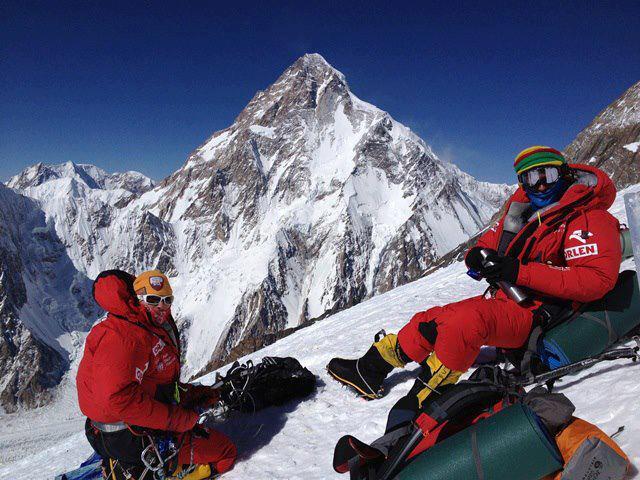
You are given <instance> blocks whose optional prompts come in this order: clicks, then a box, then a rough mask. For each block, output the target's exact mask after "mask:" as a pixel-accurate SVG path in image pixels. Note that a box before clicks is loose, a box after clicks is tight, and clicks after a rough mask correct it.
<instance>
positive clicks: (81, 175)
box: [7, 161, 155, 195]
mask: <svg viewBox="0 0 640 480" xmlns="http://www.w3.org/2000/svg"><path fill="white" fill-rule="evenodd" d="M58 179H71V180H74V181H76V182H78V183H80V184H82V185H84V186H86V187H88V188H90V189H101V190H116V189H122V190H125V191H127V192H130V193H133V194H134V195H140V194H142V193H144V192H146V191H147V190H149V189H151V188H153V187H154V186H155V182H154V181H153V180H151V179H150V178H148V177H146V176H145V175H143V174H142V173H139V172H134V171H129V172H124V173H114V174H109V173H107V172H105V171H104V170H102V169H101V168H98V167H96V166H94V165H89V164H82V163H74V162H70V161H69V162H65V163H60V164H54V165H48V164H44V163H42V162H40V163H37V164H35V165H32V166H31V167H28V168H26V169H25V170H23V171H22V172H20V173H19V174H17V175H15V176H13V177H12V178H10V179H9V181H8V182H7V186H9V187H10V188H13V189H16V190H26V189H28V188H33V187H39V186H41V185H43V184H45V183H47V182H51V181H53V180H58Z"/></svg>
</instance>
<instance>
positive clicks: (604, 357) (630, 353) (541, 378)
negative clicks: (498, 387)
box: [512, 337, 640, 387]
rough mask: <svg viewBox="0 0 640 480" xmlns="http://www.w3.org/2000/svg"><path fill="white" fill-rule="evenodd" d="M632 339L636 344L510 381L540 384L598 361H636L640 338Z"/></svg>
mask: <svg viewBox="0 0 640 480" xmlns="http://www.w3.org/2000/svg"><path fill="white" fill-rule="evenodd" d="M634 340H635V342H636V344H637V346H635V347H627V348H618V349H614V350H607V351H606V352H603V353H601V354H600V355H596V356H593V357H589V358H585V359H584V360H580V361H579V362H574V363H571V364H569V365H565V366H564V367H560V368H557V369H555V370H552V371H550V372H545V373H541V374H539V375H530V376H526V377H520V378H518V377H516V378H515V379H514V380H513V382H512V383H513V385H515V386H522V387H527V386H529V385H540V384H543V383H546V382H550V381H553V380H557V379H559V378H561V377H564V376H565V375H569V374H572V373H577V372H579V371H582V370H585V369H587V368H590V367H592V366H594V365H596V364H598V363H600V362H605V361H611V360H619V359H622V358H630V359H631V360H633V361H634V362H636V361H637V360H638V359H639V358H640V355H639V354H638V352H639V351H640V338H639V337H634Z"/></svg>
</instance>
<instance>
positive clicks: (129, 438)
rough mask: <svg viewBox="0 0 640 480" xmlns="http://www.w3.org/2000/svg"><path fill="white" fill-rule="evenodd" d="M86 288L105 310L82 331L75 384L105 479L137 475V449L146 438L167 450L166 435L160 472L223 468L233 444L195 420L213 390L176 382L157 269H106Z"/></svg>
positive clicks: (164, 292)
mask: <svg viewBox="0 0 640 480" xmlns="http://www.w3.org/2000/svg"><path fill="white" fill-rule="evenodd" d="M93 291H94V297H95V300H96V301H97V302H98V304H99V305H100V306H101V307H102V308H103V309H104V310H106V311H107V312H108V315H107V316H106V318H105V319H104V320H102V321H101V322H99V323H97V324H96V325H94V327H93V328H92V329H91V332H90V333H89V335H88V337H87V341H86V344H85V349H84V356H83V358H82V361H81V362H80V366H79V369H78V375H77V389H78V400H79V403H80V409H81V410H82V412H83V413H84V414H85V415H86V416H87V417H88V418H87V421H86V427H85V430H86V434H87V438H88V440H89V443H91V446H92V447H93V448H94V450H95V451H96V452H97V453H98V454H100V455H101V456H102V458H103V467H104V468H105V470H106V474H107V478H114V479H121V478H127V479H136V478H138V476H139V475H140V474H141V472H142V471H144V469H145V468H146V467H145V466H144V465H145V463H144V462H143V461H142V459H141V455H142V452H143V450H144V449H145V448H147V447H149V445H151V444H153V446H152V448H151V449H150V455H151V457H153V455H154V454H155V453H154V452H155V450H156V448H157V449H158V450H160V451H161V452H160V453H161V454H162V453H163V452H162V450H163V449H165V450H168V447H167V445H169V444H168V443H167V442H170V444H171V445H173V451H174V452H175V451H176V450H177V454H175V455H173V458H172V459H171V461H170V462H169V463H168V465H169V466H170V467H169V468H170V470H171V471H169V472H168V474H172V473H174V472H175V471H180V472H182V474H184V476H181V477H180V478H185V479H188V480H198V479H204V478H212V476H213V475H215V474H216V473H222V472H225V471H227V470H229V469H231V467H232V466H233V464H234V461H235V459H236V447H235V445H234V444H233V443H232V441H231V440H230V439H229V438H228V437H226V436H225V435H224V434H222V433H220V432H217V431H215V430H210V429H208V428H206V427H205V426H203V425H200V424H199V418H200V413H201V412H203V411H206V410H207V409H209V408H211V407H212V406H213V405H214V404H215V403H216V402H217V400H218V397H219V395H218V392H217V391H216V390H214V389H212V388H211V387H206V386H202V385H189V384H183V383H180V381H179V378H180V337H179V334H178V330H177V328H176V325H175V322H174V320H173V318H172V316H171V304H172V303H173V291H172V289H171V286H170V284H169V280H168V279H167V277H166V276H165V275H164V274H163V273H161V272H160V271H158V270H151V271H147V272H144V273H142V274H141V275H139V276H138V277H137V278H134V277H133V276H132V275H130V274H128V273H125V272H123V271H119V270H109V271H106V272H102V273H101V274H100V275H98V277H97V278H96V280H95V283H94V288H93ZM166 455H167V456H169V453H167V454H166ZM151 460H154V459H153V458H152V459H151ZM147 463H149V462H147ZM189 472H190V473H189Z"/></svg>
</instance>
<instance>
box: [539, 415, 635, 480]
mask: <svg viewBox="0 0 640 480" xmlns="http://www.w3.org/2000/svg"><path fill="white" fill-rule="evenodd" d="M556 443H557V444H558V449H559V450H560V453H561V454H562V458H563V460H564V468H563V469H562V470H560V471H559V472H557V473H555V474H553V475H547V476H546V477H544V479H543V480H582V479H602V480H605V479H606V480H623V479H624V477H625V475H626V474H627V471H628V470H629V467H630V463H629V457H627V455H626V454H625V453H624V452H623V451H622V449H621V448H620V447H619V446H618V444H617V443H616V442H615V441H614V440H613V439H612V438H611V437H609V435H607V434H606V433H604V432H603V431H602V430H600V429H599V428H598V427H596V426H595V425H593V424H591V423H589V422H587V421H585V420H582V419H580V418H575V417H574V418H573V419H572V421H571V423H569V425H568V426H567V427H566V428H565V429H564V430H562V431H561V432H560V433H558V435H556Z"/></svg>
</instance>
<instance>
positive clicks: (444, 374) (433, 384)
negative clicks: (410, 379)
mask: <svg viewBox="0 0 640 480" xmlns="http://www.w3.org/2000/svg"><path fill="white" fill-rule="evenodd" d="M421 366H422V369H421V370H420V374H419V375H418V378H416V381H415V382H414V384H413V386H412V387H411V390H409V392H408V393H407V394H406V395H405V396H404V397H402V398H400V400H398V401H397V402H396V404H395V405H394V406H393V407H392V408H391V410H390V411H389V415H388V417H387V427H386V429H385V433H389V432H390V431H391V430H395V429H396V428H399V427H402V426H404V425H406V424H407V423H409V422H411V421H412V420H414V419H415V417H416V415H417V414H418V412H419V411H420V410H424V408H426V406H427V405H428V404H429V403H430V402H431V401H432V400H433V399H436V398H438V397H439V396H440V395H442V394H443V393H445V392H446V391H447V390H448V389H449V388H451V387H452V386H453V385H455V384H456V383H457V382H458V380H459V379H460V375H462V372H458V371H456V370H450V369H448V368H447V367H445V366H444V365H443V364H442V362H441V361H440V360H439V359H438V357H437V355H436V354H435V352H432V353H431V355H429V358H427V361H426V362H424V363H421Z"/></svg>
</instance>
